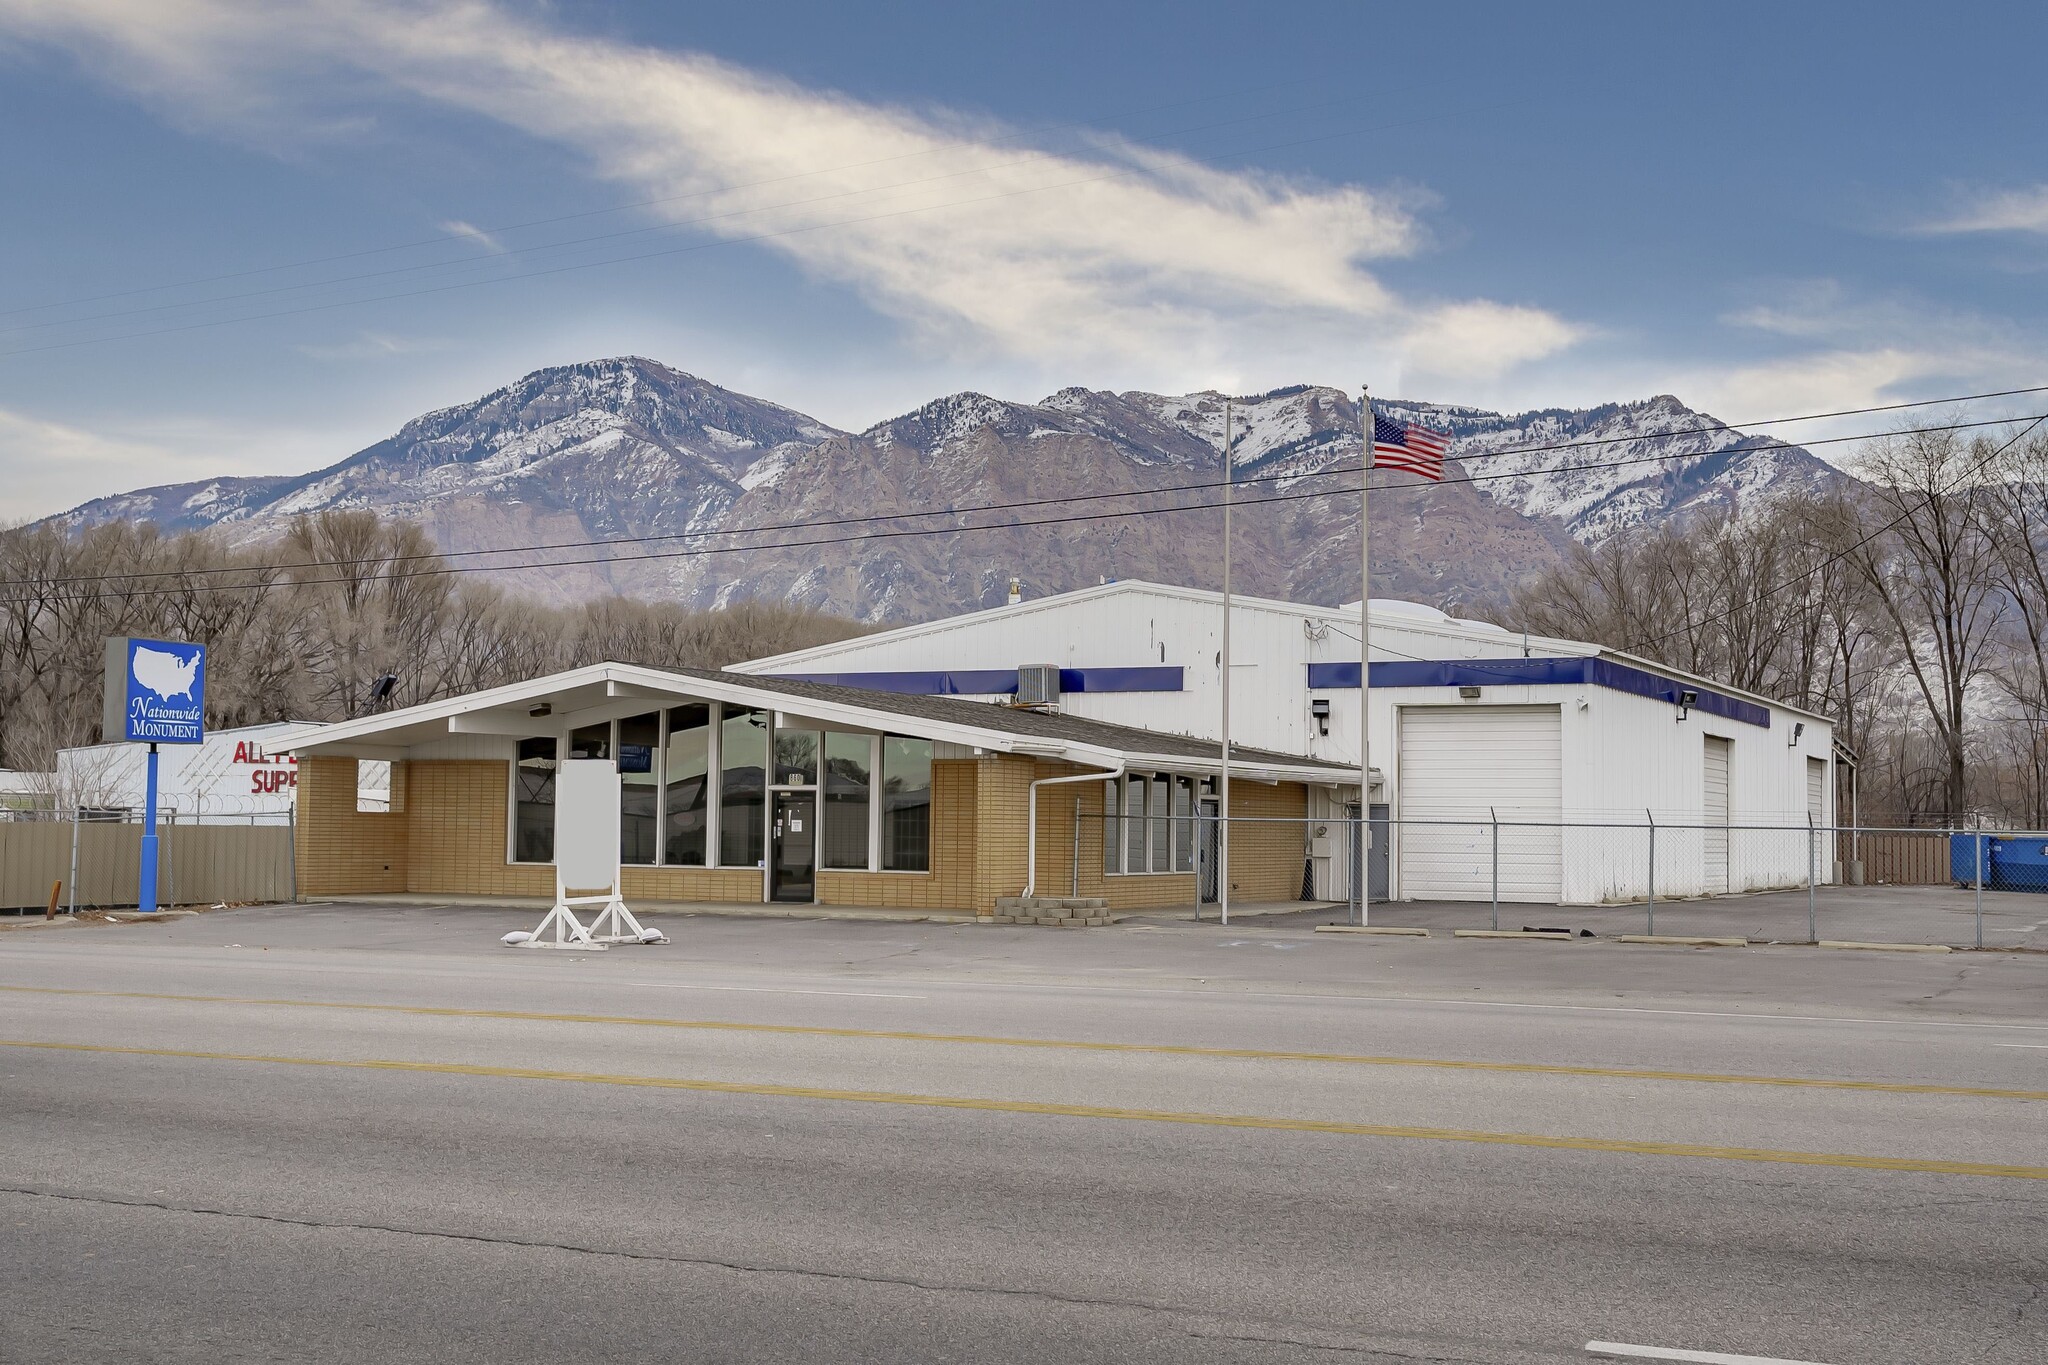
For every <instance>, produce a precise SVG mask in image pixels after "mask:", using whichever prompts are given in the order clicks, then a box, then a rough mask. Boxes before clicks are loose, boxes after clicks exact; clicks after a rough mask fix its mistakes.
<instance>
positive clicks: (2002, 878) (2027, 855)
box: [1950, 834, 2048, 891]
mask: <svg viewBox="0 0 2048 1365" xmlns="http://www.w3.org/2000/svg"><path fill="white" fill-rule="evenodd" d="M1986 845H1987V846H1986V848H1985V850H1984V861H1985V869H1984V884H1985V885H1986V886H1991V887H1996V888H1997V889H1998V890H2000V891H2048V837H2044V836H2042V835H2039V834H2035V835H2029V836H2026V837H2022V838H2013V837H2011V836H2009V835H2001V836H2000V837H1998V838H1996V839H1991V840H1987V841H1986ZM1950 856H1951V857H1953V856H1954V855H1953V853H1951V855H1950Z"/></svg>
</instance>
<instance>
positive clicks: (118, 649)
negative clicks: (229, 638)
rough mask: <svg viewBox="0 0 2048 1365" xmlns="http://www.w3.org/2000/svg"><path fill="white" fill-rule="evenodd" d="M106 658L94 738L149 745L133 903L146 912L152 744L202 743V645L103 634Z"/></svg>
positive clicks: (153, 856)
mask: <svg viewBox="0 0 2048 1365" xmlns="http://www.w3.org/2000/svg"><path fill="white" fill-rule="evenodd" d="M106 660H107V671H106V692H105V696H104V698H103V700H102V705H103V707H104V710H103V711H102V714H101V717H100V719H101V726H100V738H101V739H102V740H103V741H104V742H106V743H109V744H119V743H121V742H123V741H126V742H128V743H130V744H147V745H148V746H149V766H148V769H147V776H146V777H145V779H144V783H145V785H144V789H143V817H142V819H143V825H142V849H141V857H140V859H139V863H140V873H139V875H138V877H137V879H136V888H135V906H136V908H137V909H139V910H141V911H142V912H143V913H144V914H149V913H151V912H153V911H154V910H155V909H156V868H157V833H156V793H157V750H156V746H157V745H159V744H201V743H204V742H205V740H206V646H205V645H192V644H185V643H183V642H182V641H173V640H138V639H136V638H135V637H134V636H132V635H114V636H109V637H108V639H107V655H106Z"/></svg>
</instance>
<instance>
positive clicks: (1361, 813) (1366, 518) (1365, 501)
mask: <svg viewBox="0 0 2048 1365" xmlns="http://www.w3.org/2000/svg"><path fill="white" fill-rule="evenodd" d="M1358 423H1359V429H1360V432H1361V434H1362V435H1363V436H1364V438H1365V441H1364V447H1363V450H1362V451H1361V458H1362V459H1363V460H1364V462H1365V468H1364V469H1362V470H1361V471H1359V478H1358V570H1359V584H1360V587H1359V597H1358V867H1357V869H1356V871H1355V873H1354V875H1356V876H1357V878H1358V924H1359V927H1360V928H1364V927H1365V925H1366V924H1367V923H1368V922H1369V921H1370V919H1371V911H1370V909H1369V907H1368V905H1367V901H1368V899H1369V898H1370V897H1371V895H1372V720H1371V717H1372V538H1371V535H1370V529H1371V526H1370V513H1371V503H1372V464H1373V449H1372V447H1373V418H1372V391H1371V390H1370V389H1369V388H1367V387H1365V386H1364V385H1360V386H1359V390H1358Z"/></svg>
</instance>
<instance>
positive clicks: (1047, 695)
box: [1017, 664, 1060, 706]
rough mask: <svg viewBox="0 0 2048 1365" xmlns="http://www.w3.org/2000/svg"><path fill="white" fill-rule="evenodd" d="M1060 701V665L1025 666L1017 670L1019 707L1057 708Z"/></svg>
mask: <svg viewBox="0 0 2048 1365" xmlns="http://www.w3.org/2000/svg"><path fill="white" fill-rule="evenodd" d="M1059 699H1060V670H1059V665H1057V664H1025V665H1024V666H1022V667H1021V668H1019V669H1018V670H1017V705H1019V706H1056V705H1058V704H1059Z"/></svg>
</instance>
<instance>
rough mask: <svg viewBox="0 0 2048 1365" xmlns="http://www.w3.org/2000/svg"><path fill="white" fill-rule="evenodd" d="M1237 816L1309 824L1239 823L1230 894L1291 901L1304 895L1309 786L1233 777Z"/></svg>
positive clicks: (1232, 809)
mask: <svg viewBox="0 0 2048 1365" xmlns="http://www.w3.org/2000/svg"><path fill="white" fill-rule="evenodd" d="M1230 813H1231V814H1232V815H1234V816H1260V817H1264V818H1269V819H1270V818H1276V817H1277V818H1284V819H1286V820H1289V821H1299V822H1304V823H1292V824H1274V825H1266V824H1256V825H1255V824H1248V823H1246V824H1235V825H1232V826H1231V829H1230V894H1231V895H1233V896H1238V897H1242V898H1243V899H1245V900H1247V901H1291V900H1297V899H1299V898H1300V896H1301V880H1302V877H1301V874H1302V867H1303V864H1304V863H1305V862H1306V861H1307V858H1308V828H1307V825H1306V823H1305V822H1306V820H1307V818H1308V788H1306V787H1303V786H1301V785H1299V784H1296V783H1282V784H1281V785H1280V786H1277V787H1268V786H1264V785H1262V784H1260V783H1257V782H1246V781H1242V780H1239V779H1235V778H1234V779H1232V781H1231V784H1230Z"/></svg>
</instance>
